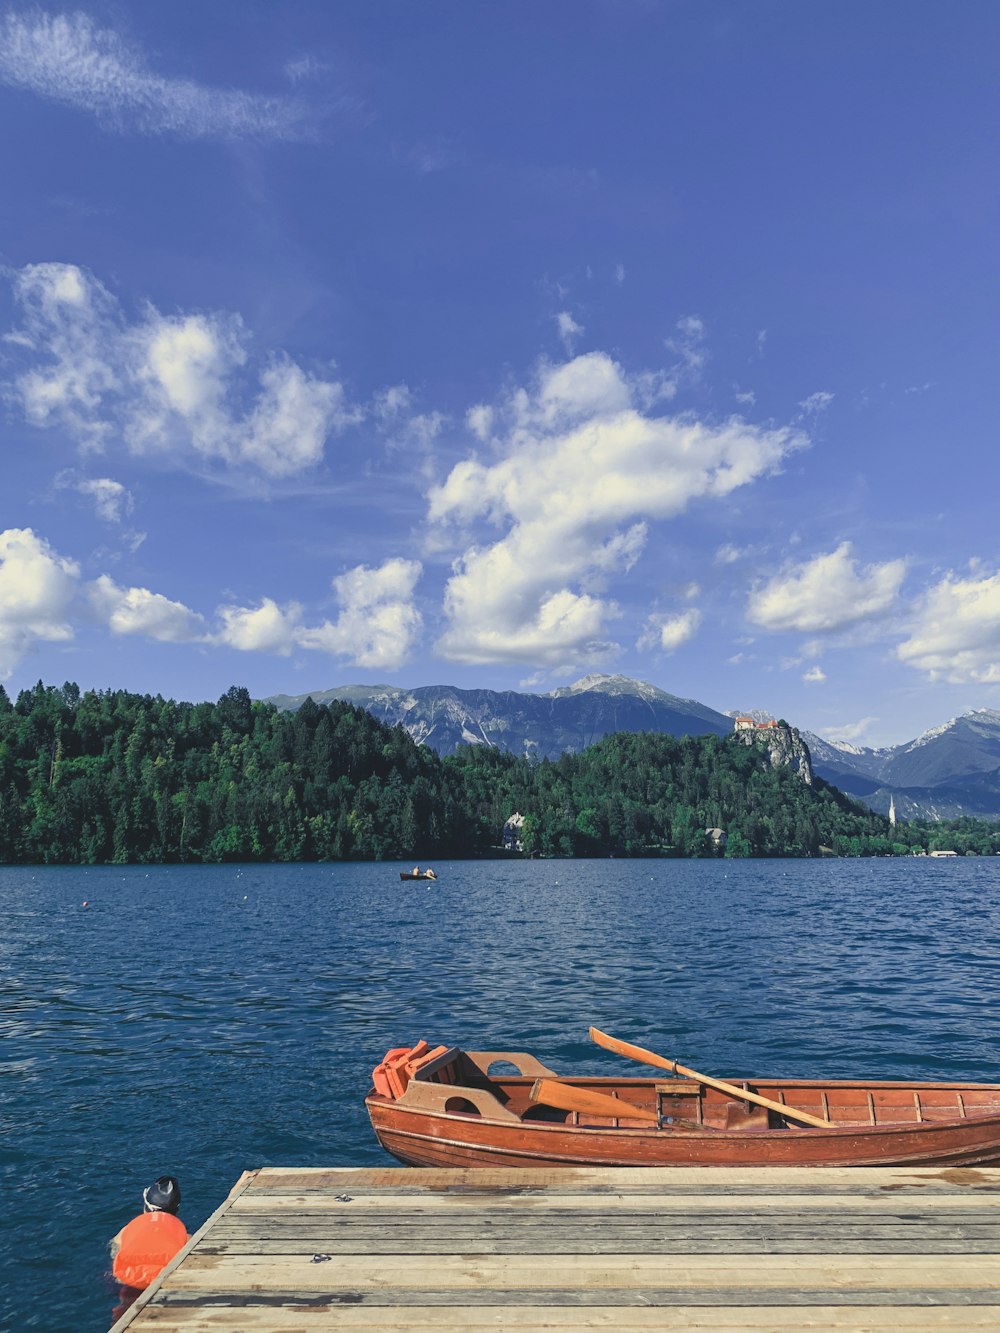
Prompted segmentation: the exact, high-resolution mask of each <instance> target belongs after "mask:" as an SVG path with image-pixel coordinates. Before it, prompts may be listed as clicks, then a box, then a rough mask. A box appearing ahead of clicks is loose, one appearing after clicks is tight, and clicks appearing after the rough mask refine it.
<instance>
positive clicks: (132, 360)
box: [13, 264, 361, 477]
mask: <svg viewBox="0 0 1000 1333" xmlns="http://www.w3.org/2000/svg"><path fill="white" fill-rule="evenodd" d="M14 292H15V297H16V299H17V301H18V304H19V305H20V307H21V310H22V312H23V318H24V330H23V335H24V337H25V338H26V340H27V342H28V343H29V344H30V352H31V356H32V359H33V361H34V362H35V363H36V364H34V365H32V366H31V367H30V368H29V369H27V370H25V371H24V372H23V373H22V374H21V375H20V377H19V378H17V379H16V381H15V382H14V386H13V389H14V395H15V396H16V397H19V398H20V400H21V403H22V405H23V407H24V411H25V415H26V416H27V418H28V420H29V421H31V422H32V423H34V424H35V425H38V426H52V425H61V426H63V427H64V428H65V429H67V430H68V431H69V432H70V433H71V434H72V435H73V436H74V437H75V438H76V439H77V440H79V441H80V442H81V443H82V444H83V445H84V446H86V447H90V448H105V447H107V446H108V445H109V444H110V442H111V441H112V440H115V439H117V438H122V439H124V440H125V442H126V443H127V445H128V447H129V449H130V450H131V451H132V452H133V453H135V454H147V453H154V452H155V453H157V454H159V455H160V456H162V457H178V456H179V455H182V454H183V453H185V452H187V451H191V452H193V453H194V454H195V455H196V456H197V457H199V458H200V459H201V460H202V462H203V463H208V464H211V465H217V464H222V465H225V466H229V467H232V468H252V469H256V470H257V471H259V472H261V473H263V474H264V475H265V476H268V477H285V476H290V475H292V474H293V473H297V472H301V471H303V470H304V469H306V468H309V467H311V466H313V465H315V464H316V463H318V462H319V461H320V460H321V459H322V457H323V450H324V446H325V443H326V441H327V440H328V439H329V438H330V437H331V436H332V435H334V434H336V433H338V432H340V431H342V430H344V429H345V428H346V427H347V426H348V425H350V424H353V423H355V422H357V421H358V420H359V419H360V415H361V414H360V412H359V410H358V409H356V408H353V407H350V406H349V405H348V404H347V403H346V401H345V394H344V389H343V386H342V385H341V384H339V383H337V382H336V381H329V380H324V379H320V378H317V377H315V376H313V375H310V374H308V373H307V372H306V371H304V370H302V369H301V367H299V366H298V365H296V364H295V362H293V361H291V360H290V359H289V358H287V357H284V356H281V355H274V356H272V357H271V359H270V360H269V361H267V362H266V363H265V364H264V365H263V367H262V368H261V369H260V370H259V371H257V372H256V374H255V372H254V370H253V368H252V367H251V366H250V353H249V350H248V347H249V343H250V337H249V334H248V331H247V329H246V328H245V326H244V324H243V322H242V320H240V319H239V317H238V316H232V315H222V314H205V313H197V314H181V315H170V316H167V315H161V314H160V313H159V312H158V311H157V310H155V309H153V308H152V307H149V308H148V309H147V312H146V315H145V317H144V318H143V319H142V320H141V321H139V322H138V323H136V324H133V325H131V326H130V325H127V324H126V323H125V321H124V319H123V317H122V315H121V311H120V309H119V307H118V304H117V302H116V301H115V300H114V298H113V297H112V296H111V294H110V293H109V292H108V291H107V290H106V289H105V288H104V287H103V286H102V285H101V283H100V282H98V281H97V279H96V278H94V277H93V276H92V275H91V274H89V273H87V272H86V271H85V270H83V269H80V268H78V267H76V266H75V265H72V264H32V265H29V266H28V267H27V268H25V269H22V270H21V271H20V272H19V273H18V274H17V275H16V277H15V280H14ZM241 409H242V410H241Z"/></svg>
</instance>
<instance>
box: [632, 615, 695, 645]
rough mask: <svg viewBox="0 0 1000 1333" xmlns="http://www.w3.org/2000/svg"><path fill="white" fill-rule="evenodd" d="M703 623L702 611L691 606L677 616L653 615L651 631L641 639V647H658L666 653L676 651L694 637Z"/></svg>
mask: <svg viewBox="0 0 1000 1333" xmlns="http://www.w3.org/2000/svg"><path fill="white" fill-rule="evenodd" d="M700 624H701V612H700V611H699V610H698V609H697V607H691V608H690V609H689V610H687V611H682V612H681V613H680V614H679V615H676V616H653V617H651V618H650V625H649V632H648V633H647V634H645V635H644V636H643V637H642V638H641V639H640V640H639V645H638V646H639V647H640V648H644V647H652V646H653V645H654V644H655V645H656V647H658V648H660V649H662V650H663V652H665V653H673V652H676V650H677V649H678V648H680V646H681V645H682V644H684V643H687V642H688V640H689V639H693V638H694V636H695V634H696V633H697V632H698V627H699V626H700Z"/></svg>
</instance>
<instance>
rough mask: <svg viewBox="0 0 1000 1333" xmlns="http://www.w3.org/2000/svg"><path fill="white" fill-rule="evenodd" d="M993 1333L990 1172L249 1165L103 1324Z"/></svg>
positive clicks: (994, 1197) (998, 1225) (996, 1196)
mask: <svg viewBox="0 0 1000 1333" xmlns="http://www.w3.org/2000/svg"><path fill="white" fill-rule="evenodd" d="M508 1327H511V1328H516V1329H517V1330H518V1333H529V1331H530V1330H533V1329H543V1328H544V1329H553V1328H555V1329H584V1328H617V1329H712V1330H724V1329H730V1330H744V1329H774V1330H783V1329H807V1328H808V1329H828V1328H831V1329H832V1328H836V1329H898V1328H906V1329H907V1333H911V1331H912V1330H914V1329H941V1328H953V1329H963V1330H964V1329H977V1328H983V1329H986V1328H989V1329H997V1328H1000V1168H989V1169H974V1168H951V1169H935V1168H917V1167H912V1168H907V1167H892V1168H886V1169H871V1170H869V1169H839V1168H823V1169H812V1168H802V1167H800V1168H775V1167H769V1168H759V1167H758V1168H746V1169H732V1170H730V1169H724V1168H716V1169H705V1168H685V1167H673V1168H662V1167H661V1168H637V1169H620V1168H614V1169H592V1170H590V1169H587V1170H584V1169H577V1168H572V1167H569V1168H555V1169H552V1168H546V1169H525V1170H478V1171H450V1170H418V1169H414V1168H386V1169H375V1170H373V1169H369V1170H361V1169H330V1170H327V1169H316V1170H298V1169H284V1168H276V1167H274V1168H266V1169H263V1170H260V1171H254V1172H248V1173H247V1174H246V1175H244V1176H243V1178H242V1179H241V1180H240V1181H239V1182H238V1183H237V1185H236V1186H235V1187H234V1188H233V1191H232V1192H231V1194H230V1196H229V1198H228V1199H226V1201H225V1202H224V1203H223V1205H222V1206H221V1207H220V1208H219V1209H218V1210H217V1211H216V1212H215V1213H214V1214H213V1215H212V1217H210V1218H209V1220H208V1221H207V1222H206V1223H205V1225H204V1226H203V1227H202V1228H201V1230H200V1231H198V1232H197V1233H196V1234H195V1235H194V1236H193V1237H192V1239H191V1242H190V1243H189V1245H188V1246H186V1248H185V1249H184V1250H183V1251H182V1253H181V1254H180V1255H179V1256H178V1257H177V1259H175V1260H174V1262H173V1263H172V1264H171V1265H170V1266H169V1268H167V1269H166V1270H165V1271H164V1273H163V1274H162V1275H161V1277H160V1278H159V1279H158V1280H157V1282H155V1283H154V1284H153V1286H152V1287H150V1288H149V1290H148V1291H147V1292H145V1293H144V1294H143V1296H142V1297H140V1299H139V1301H137V1303H136V1304H135V1305H134V1306H133V1307H132V1309H131V1310H129V1311H128V1312H127V1313H126V1314H125V1315H124V1316H123V1317H122V1318H121V1319H120V1320H119V1321H118V1323H117V1324H115V1326H114V1330H113V1333H122V1331H123V1330H125V1329H130V1330H133V1333H147V1331H148V1333H201V1331H202V1330H205V1331H207V1330H217V1329H228V1330H230V1333H232V1331H233V1330H240V1331H241V1333H242V1330H247V1333H258V1331H259V1333H279V1331H280V1333H289V1330H302V1333H310V1331H311V1330H326V1329H358V1328H382V1329H436V1330H447V1329H459V1328H461V1329H481V1328H508Z"/></svg>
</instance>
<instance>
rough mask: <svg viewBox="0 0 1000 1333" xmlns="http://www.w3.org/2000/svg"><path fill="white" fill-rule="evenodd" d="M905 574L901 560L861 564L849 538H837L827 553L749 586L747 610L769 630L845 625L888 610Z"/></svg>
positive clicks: (819, 629) (806, 630) (820, 629)
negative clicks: (841, 539) (842, 540)
mask: <svg viewBox="0 0 1000 1333" xmlns="http://www.w3.org/2000/svg"><path fill="white" fill-rule="evenodd" d="M905 573H906V561H905V560H889V561H887V562H886V563H885V564H882V565H868V566H867V567H866V568H860V567H859V566H858V564H857V562H856V561H855V560H854V558H853V556H852V555H851V543H850V542H842V543H841V544H840V546H838V547H837V549H836V550H835V551H831V552H830V554H829V555H818V556H816V557H815V558H814V559H812V560H807V561H805V562H803V563H802V564H799V565H788V566H786V567H785V569H784V570H783V572H782V573H781V574H778V575H776V576H775V577H774V578H773V579H771V580H770V581H769V582H768V583H766V584H764V586H763V587H760V588H756V589H754V591H753V592H752V593H751V596H750V604H749V607H748V610H747V615H748V616H749V618H750V620H752V621H753V623H754V624H756V625H761V626H762V627H763V628H764V629H768V630H798V631H800V632H802V633H816V632H826V631H830V630H840V629H846V628H847V627H848V626H850V625H855V624H857V623H859V622H860V621H863V620H870V619H871V618H872V617H874V616H878V615H884V614H885V613H886V612H888V611H889V610H890V609H891V608H892V606H893V604H894V602H895V601H896V597H897V594H898V592H899V587H900V584H901V583H902V581H903V576H904V574H905Z"/></svg>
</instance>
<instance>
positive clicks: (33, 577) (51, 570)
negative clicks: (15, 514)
mask: <svg viewBox="0 0 1000 1333" xmlns="http://www.w3.org/2000/svg"><path fill="white" fill-rule="evenodd" d="M79 577H80V567H79V565H77V564H76V562H75V561H73V560H67V559H66V558H65V557H64V556H61V555H59V554H58V552H56V551H54V550H53V549H52V547H51V546H50V545H49V544H48V542H47V541H45V540H44V538H42V537H37V536H36V535H35V533H34V532H33V531H32V530H31V529H30V528H8V529H7V531H6V532H0V678H3V679H6V678H7V677H8V676H10V674H11V673H12V672H13V670H14V669H15V667H17V666H18V664H19V663H20V662H21V661H22V659H23V658H24V657H25V656H26V654H27V653H29V652H30V651H31V650H32V648H33V647H34V645H35V644H36V643H37V642H39V641H40V640H41V641H43V642H48V643H58V642H64V641H66V640H68V639H72V637H73V626H72V610H73V602H74V599H75V597H76V592H77V586H78V582H79Z"/></svg>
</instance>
